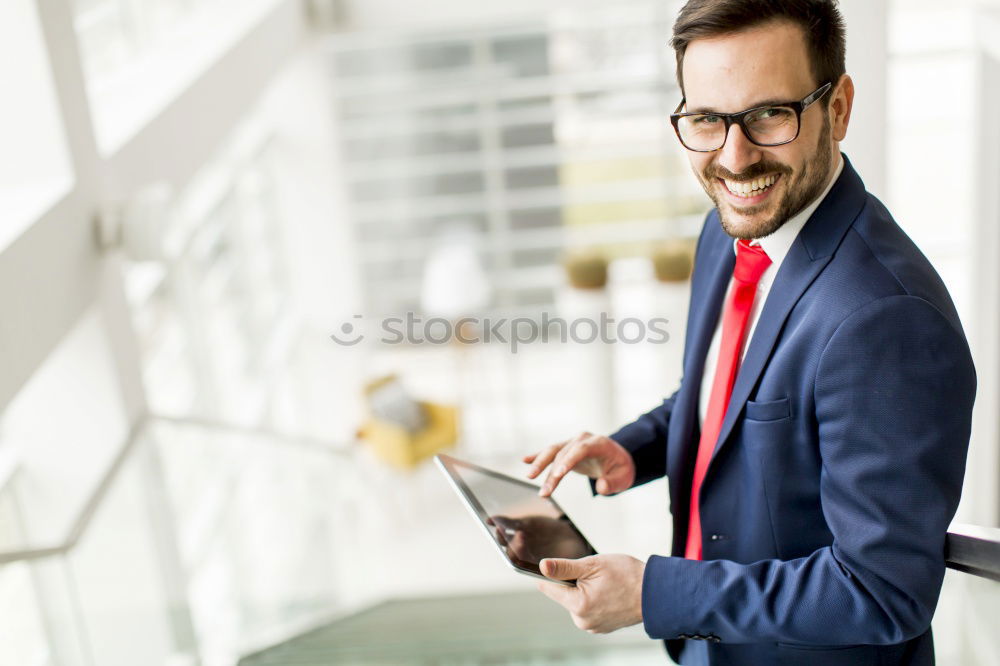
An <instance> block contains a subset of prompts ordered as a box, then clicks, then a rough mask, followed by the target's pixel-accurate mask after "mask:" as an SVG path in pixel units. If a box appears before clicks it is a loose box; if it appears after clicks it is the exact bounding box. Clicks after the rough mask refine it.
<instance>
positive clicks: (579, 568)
mask: <svg viewBox="0 0 1000 666" xmlns="http://www.w3.org/2000/svg"><path fill="white" fill-rule="evenodd" d="M538 569H539V570H540V571H541V572H542V575H543V576H545V577H546V578H552V579H554V580H576V579H578V578H580V576H582V575H583V574H584V573H586V570H587V566H586V564H584V563H582V562H581V561H580V560H567V559H563V558H560V557H546V558H545V559H544V560H542V561H541V562H539V563H538Z"/></svg>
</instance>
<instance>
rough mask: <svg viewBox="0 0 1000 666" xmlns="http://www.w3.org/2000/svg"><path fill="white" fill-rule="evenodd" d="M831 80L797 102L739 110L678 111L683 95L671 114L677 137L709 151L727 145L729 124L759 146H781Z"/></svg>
mask: <svg viewBox="0 0 1000 666" xmlns="http://www.w3.org/2000/svg"><path fill="white" fill-rule="evenodd" d="M832 87H833V84H832V83H825V84H823V85H822V86H820V87H819V88H817V89H816V90H814V91H812V92H811V93H809V94H808V95H806V96H805V97H804V98H803V99H801V100H800V101H798V102H782V103H780V104H768V105H767V106H758V107H755V108H753V109H747V110H746V111H740V112H739V113H707V112H695V113H681V112H680V111H681V109H682V108H683V107H684V104H685V103H686V101H687V100H684V99H682V100H681V103H680V104H678V105H677V109H676V110H675V111H674V112H673V113H672V114H670V122H671V123H672V124H673V126H674V131H675V132H676V133H677V138H678V139H680V141H681V143H682V144H683V145H684V147H685V148H687V149H688V150H691V151H694V152H696V153H711V152H714V151H716V150H721V149H722V147H723V146H724V145H726V137H728V136H729V128H730V127H732V125H733V123H736V124H737V125H739V126H740V129H741V130H743V136H745V137H746V138H747V139H749V140H750V143H753V144H755V145H758V146H781V145H783V144H786V143H791V142H792V141H795V139H797V138H798V136H799V130H800V129H801V126H802V112H803V111H805V110H806V109H808V108H809V107H810V106H812V105H813V104H815V103H816V102H817V101H819V100H820V99H822V98H823V95H825V94H827V93H828V92H830V88H832Z"/></svg>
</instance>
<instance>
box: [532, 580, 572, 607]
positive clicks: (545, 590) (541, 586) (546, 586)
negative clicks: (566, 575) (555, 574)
mask: <svg viewBox="0 0 1000 666" xmlns="http://www.w3.org/2000/svg"><path fill="white" fill-rule="evenodd" d="M535 587H537V588H538V591H539V592H541V593H542V594H544V595H545V596H547V597H548V598H549V599H551V600H552V601H554V602H556V603H557V604H559V605H560V606H562V607H563V608H565V609H566V610H569V609H570V608H571V607H572V606H573V604H574V603H575V597H574V595H576V594H578V592H577V591H576V590H575V589H573V588H571V587H566V586H565V585H558V584H556V583H546V582H544V581H539V582H538V584H537V585H536V586H535Z"/></svg>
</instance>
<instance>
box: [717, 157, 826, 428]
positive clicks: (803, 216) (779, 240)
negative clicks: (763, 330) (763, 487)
mask: <svg viewBox="0 0 1000 666" xmlns="http://www.w3.org/2000/svg"><path fill="white" fill-rule="evenodd" d="M837 159H838V161H839V164H838V165H837V168H836V169H834V172H833V176H832V177H831V178H830V182H829V183H827V184H826V189H825V190H823V193H822V194H821V195H819V197H817V198H816V200H815V201H813V202H812V203H811V204H809V205H808V206H806V207H805V208H803V209H802V210H801V211H800V212H799V213H798V214H796V215H795V216H794V217H792V218H791V219H789V220H788V221H787V222H785V223H784V224H783V225H781V226H780V227H779V228H778V230H777V231H775V232H774V233H773V234H771V235H770V236H765V237H764V238H761V239H759V240H758V239H754V240H752V241H750V244H751V245H760V246H761V247H762V248H764V252H765V253H767V256H768V258H769V259H770V260H771V265H770V266H768V267H767V268H766V269H765V270H764V274H763V275H761V276H760V282H759V283H757V293H756V295H755V296H754V300H753V307H752V308H750V320H749V321H748V322H747V326H748V327H749V328H748V330H747V335H746V338H745V340H744V342H743V347H741V348H740V363H742V362H743V355H744V354H745V353H746V349H747V347H748V346H749V345H750V340H751V338H753V333H754V330H756V328H757V319H758V318H759V317H760V312H761V310H763V309H764V303H765V302H766V301H767V295H768V293H769V292H770V291H771V285H773V284H774V278H775V276H776V275H777V274H778V269H779V268H781V262H783V261H784V260H785V255H787V254H788V250H790V249H791V247H792V243H794V242H795V238H796V237H797V236H798V235H799V232H800V231H802V227H804V226H805V225H806V222H808V221H809V218H810V217H812V214H813V213H814V212H816V209H817V208H819V205H820V204H821V203H822V202H823V199H825V198H826V195H828V194H829V193H830V190H831V189H833V184H834V183H835V182H837V178H839V177H840V172H841V171H843V170H844V158H843V157H841V156H840V155H839V154H838V155H837ZM733 252H734V253H735V252H736V240H733ZM732 289H733V279H732V278H729V286H728V287H727V288H726V296H725V300H724V301H723V306H722V310H720V316H719V321H717V322H716V324H715V333H714V334H713V335H712V343H711V344H710V345H709V347H708V355H707V356H706V357H705V373H704V374H703V375H702V377H701V394H700V396H699V399H698V419H699V423H704V421H705V413H706V412H707V411H708V400H709V398H710V397H711V395H712V382H713V381H714V380H715V368H716V366H717V365H718V362H719V346H720V345H721V344H722V313H723V312H724V311H725V309H726V306H725V303H726V302H727V301H728V300H729V293H730V292H731V291H732Z"/></svg>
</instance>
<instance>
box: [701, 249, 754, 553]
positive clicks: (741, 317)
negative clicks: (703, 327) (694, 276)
mask: <svg viewBox="0 0 1000 666" xmlns="http://www.w3.org/2000/svg"><path fill="white" fill-rule="evenodd" d="M770 265H771V260H770V259H769V258H768V256H767V255H766V254H765V253H764V250H763V249H762V248H761V247H760V246H758V245H750V244H749V243H748V242H747V241H745V240H740V241H737V243H736V267H735V268H733V287H732V290H731V291H730V293H729V298H728V299H727V300H726V305H725V310H724V311H723V313H722V343H721V344H720V345H719V361H718V364H717V365H716V366H715V378H714V380H713V381H712V393H711V397H710V398H709V399H708V409H707V410H706V413H705V422H704V423H702V425H701V440H700V441H699V442H698V457H697V459H696V460H695V464H694V481H693V483H692V484H691V514H690V520H689V521H688V534H687V545H686V547H685V548H684V557H686V558H688V559H689V560H700V559H701V516H700V515H699V507H698V495H699V494H700V492H701V482H702V481H704V480H705V473H706V472H707V471H708V464H709V462H711V460H712V453H713V452H714V451H715V445H716V442H717V441H718V439H719V433H720V431H721V430H722V419H723V417H725V415H726V407H727V406H728V405H729V397H730V395H732V392H733V384H734V383H735V381H736V372H737V370H739V366H740V351H741V350H742V349H743V343H744V338H745V337H746V334H747V322H749V321H750V310H751V308H753V300H754V296H755V295H756V294H757V283H758V282H759V281H760V276H761V275H763V274H764V270H765V269H766V268H767V267H768V266H770Z"/></svg>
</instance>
